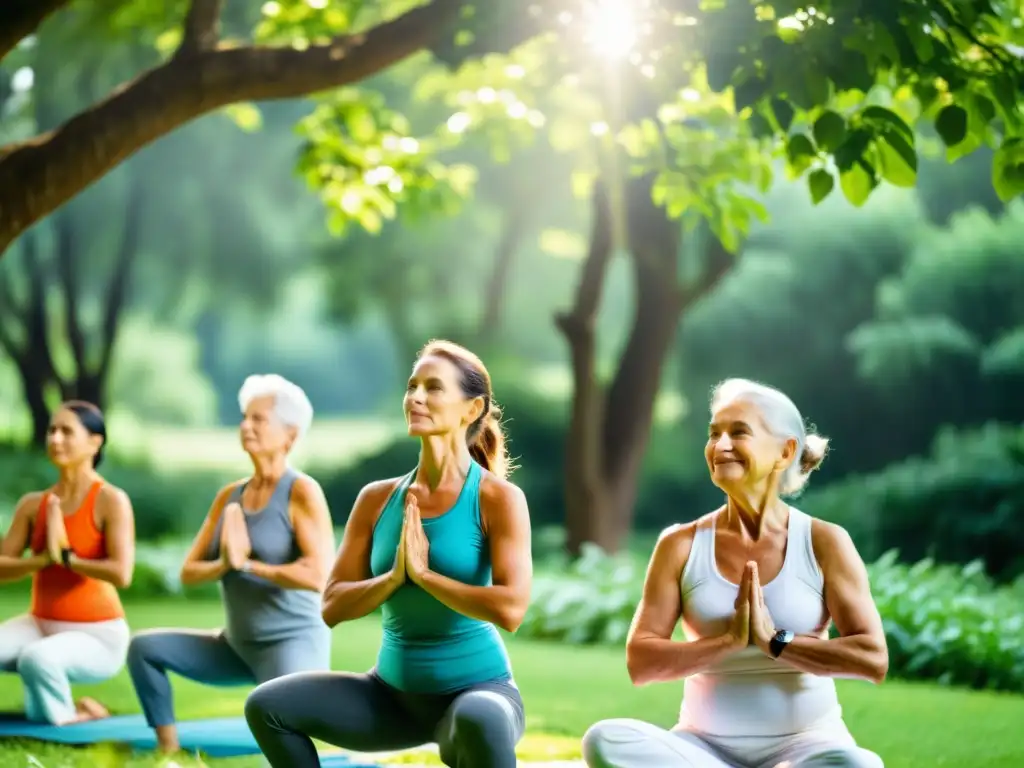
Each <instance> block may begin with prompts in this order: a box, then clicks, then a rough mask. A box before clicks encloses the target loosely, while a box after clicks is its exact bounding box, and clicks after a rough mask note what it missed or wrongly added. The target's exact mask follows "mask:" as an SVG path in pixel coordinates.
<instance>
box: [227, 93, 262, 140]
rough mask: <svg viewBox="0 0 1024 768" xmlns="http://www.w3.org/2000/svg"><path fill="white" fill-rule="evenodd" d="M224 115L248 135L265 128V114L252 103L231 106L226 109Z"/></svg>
mask: <svg viewBox="0 0 1024 768" xmlns="http://www.w3.org/2000/svg"><path fill="white" fill-rule="evenodd" d="M224 114H225V115H227V116H228V118H230V120H231V121H232V122H233V123H234V124H235V125H237V126H238V127H239V128H241V129H242V130H243V131H245V132H246V133H253V132H254V131H258V130H259V129H260V128H262V127H263V113H262V112H260V110H259V107H257V106H256V105H255V104H252V103H251V102H248V101H243V102H239V103H238V104H229V105H228V106H226V107H224Z"/></svg>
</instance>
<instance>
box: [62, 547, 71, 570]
mask: <svg viewBox="0 0 1024 768" xmlns="http://www.w3.org/2000/svg"><path fill="white" fill-rule="evenodd" d="M71 554H72V552H71V548H70V547H64V549H62V550H61V551H60V561H61V563H62V564H63V565H64V567H65V568H70V567H71Z"/></svg>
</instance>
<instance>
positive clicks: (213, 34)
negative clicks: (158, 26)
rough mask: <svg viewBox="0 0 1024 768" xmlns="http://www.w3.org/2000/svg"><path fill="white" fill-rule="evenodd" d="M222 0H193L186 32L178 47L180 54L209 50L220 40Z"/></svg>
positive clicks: (186, 21)
mask: <svg viewBox="0 0 1024 768" xmlns="http://www.w3.org/2000/svg"><path fill="white" fill-rule="evenodd" d="M222 6H223V2H222V0H192V4H191V5H190V6H189V9H188V15H187V16H186V17H185V34H184V36H183V38H182V41H181V47H180V48H178V55H179V56H186V55H188V54H190V53H194V52H196V51H208V50H210V49H212V48H215V47H216V46H217V42H218V41H219V40H220V12H221V7H222Z"/></svg>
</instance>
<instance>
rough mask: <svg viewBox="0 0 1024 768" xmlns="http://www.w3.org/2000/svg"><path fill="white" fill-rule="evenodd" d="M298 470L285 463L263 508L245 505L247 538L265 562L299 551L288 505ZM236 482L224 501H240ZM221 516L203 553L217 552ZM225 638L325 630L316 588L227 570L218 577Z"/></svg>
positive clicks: (287, 559)
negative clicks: (284, 584)
mask: <svg viewBox="0 0 1024 768" xmlns="http://www.w3.org/2000/svg"><path fill="white" fill-rule="evenodd" d="M297 476H298V473H296V472H295V470H293V469H291V468H289V469H288V470H286V471H285V473H284V475H282V476H281V479H280V480H279V481H278V483H277V487H276V488H274V492H273V494H271V497H270V501H268V502H267V504H266V506H265V507H263V509H258V510H246V514H245V525H246V528H247V529H248V531H249V540H250V541H251V542H252V555H251V557H252V559H253V560H259V561H260V562H263V563H267V564H268V565H284V564H285V563H291V562H294V561H295V560H296V559H298V558H299V557H300V556H301V555H302V552H301V550H300V549H299V545H298V542H297V541H296V539H295V530H294V528H293V527H292V522H291V516H290V515H289V513H288V505H289V501H290V499H291V494H292V486H293V485H294V484H295V479H296V477H297ZM246 485H247V483H241V484H240V485H239V486H238V487H237V488H235V490H234V491H232V493H231V496H230V497H229V498H228V501H227V503H228V504H230V503H231V502H237V503H239V504H241V503H242V491H243V490H245V486H246ZM223 524H224V518H223V516H222V517H221V518H220V519H219V520H218V521H217V527H216V529H215V530H214V534H213V541H212V542H211V544H210V549H209V551H208V552H207V558H208V559H210V560H214V559H216V558H217V557H220V532H221V527H222V526H223ZM220 589H221V595H222V597H223V600H224V613H225V617H226V634H227V638H228V640H229V641H233V642H239V643H266V642H276V641H278V640H284V639H288V638H291V637H295V636H298V635H307V634H309V633H310V632H311V631H312V632H318V631H320V632H325V633H328V632H330V630H329V629H328V627H327V625H326V624H324V622H323V619H322V618H321V616H320V593H319V592H312V591H309V590H305V589H287V588H285V587H279V586H277V585H276V584H273V583H271V582H269V581H267V580H266V579H261V578H259V577H258V576H254V575H253V574H251V573H243V572H241V571H230V572H228V573H227V574H225V575H224V577H223V578H222V579H221V582H220Z"/></svg>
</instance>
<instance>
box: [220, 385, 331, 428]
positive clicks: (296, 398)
mask: <svg viewBox="0 0 1024 768" xmlns="http://www.w3.org/2000/svg"><path fill="white" fill-rule="evenodd" d="M261 397H272V398H274V415H275V416H277V418H278V419H279V420H280V421H281V423H282V424H284V425H285V426H288V427H295V429H296V430H298V433H299V437H302V436H303V435H305V434H306V432H308V431H309V427H310V425H311V424H312V423H313V404H312V403H310V402H309V398H308V397H306V393H305V392H304V391H303V390H302V387H300V386H299V385H298V384H295V383H293V382H291V381H288V379H286V378H284V377H283V376H278V375H277V374H276V373H267V374H253V375H252V376H248V377H246V379H245V381H244V382H242V386H241V388H240V389H239V390H238V407H239V408H240V409H241V411H242V413H245V412H246V410H247V409H248V408H249V404H250V403H252V401H253V400H256V399H258V398H261Z"/></svg>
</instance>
